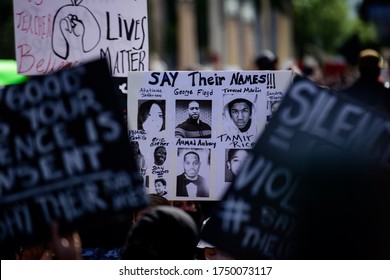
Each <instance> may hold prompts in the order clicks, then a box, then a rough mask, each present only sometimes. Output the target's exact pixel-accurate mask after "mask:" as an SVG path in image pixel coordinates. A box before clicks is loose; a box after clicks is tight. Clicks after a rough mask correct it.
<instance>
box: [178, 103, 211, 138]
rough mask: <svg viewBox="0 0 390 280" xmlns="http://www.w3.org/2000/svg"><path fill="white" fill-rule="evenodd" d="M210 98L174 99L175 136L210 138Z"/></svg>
mask: <svg viewBox="0 0 390 280" xmlns="http://www.w3.org/2000/svg"><path fill="white" fill-rule="evenodd" d="M211 106H212V103H211V100H177V101H176V123H177V125H176V128H175V137H176V138H211V133H212V130H211V126H210V124H211V120H212V111H211Z"/></svg>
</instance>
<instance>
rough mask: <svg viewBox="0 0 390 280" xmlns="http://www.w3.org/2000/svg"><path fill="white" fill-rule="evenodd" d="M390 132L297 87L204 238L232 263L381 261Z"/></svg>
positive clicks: (360, 111) (370, 114)
mask: <svg viewBox="0 0 390 280" xmlns="http://www.w3.org/2000/svg"><path fill="white" fill-rule="evenodd" d="M389 125H390V118H389V116H384V115H380V114H379V113H376V112H374V111H371V110H369V109H367V108H365V106H364V104H360V103H357V102H355V101H353V100H351V99H347V98H346V97H343V96H338V95H336V94H335V93H333V92H330V91H328V90H326V89H324V88H320V87H317V86H316V85H315V84H313V83H312V82H310V81H308V80H305V79H298V80H297V81H296V82H294V84H293V85H292V87H291V88H290V89H289V91H288V92H287V94H286V96H285V97H284V99H283V102H282V104H281V105H280V107H279V109H278V110H277V112H276V114H275V115H274V116H273V118H272V120H271V121H270V123H269V124H268V125H267V127H266V129H265V131H264V133H263V134H262V135H261V136H260V138H259V140H258V141H257V144H256V146H255V147H254V149H253V150H252V151H251V155H250V156H249V157H248V160H247V161H246V162H245V163H244V164H243V166H242V169H241V171H240V173H239V175H238V176H237V177H236V178H235V180H234V182H233V183H232V185H231V186H230V188H229V189H228V190H227V192H226V193H225V195H224V197H223V199H222V200H221V201H220V202H219V203H218V205H217V207H216V209H215V211H214V212H213V214H212V217H211V219H210V220H209V222H208V223H207V225H206V226H205V228H204V232H203V236H202V238H203V239H205V240H206V241H207V242H209V243H211V244H213V245H215V246H217V247H219V248H220V249H222V250H224V251H226V252H227V253H230V254H231V255H232V256H234V257H235V258H238V259H355V258H358V259H367V258H382V257H383V256H385V255H386V256H387V257H388V256H389V253H388V246H385V245H386V243H388V242H383V241H384V240H386V239H385V238H384V235H383V233H384V232H386V233H388V232H389V229H388V225H387V224H388V223H387V222H385V221H386V220H388V213H389V212H388V211H387V212H386V211H385V210H384V209H385V208H387V209H388V206H385V205H388V198H389V195H388V193H389V192H388V191H386V190H387V189H388V186H389V182H390V181H389V176H388V175H389V169H390V168H389V167H390V165H389V163H390V161H389V152H390V126H389ZM386 217H387V218H386ZM378 244H381V245H380V246H378ZM384 247H385V248H387V249H386V250H387V252H385V253H384V254H382V253H383V252H380V250H383V248H384ZM383 251H385V250H383Z"/></svg>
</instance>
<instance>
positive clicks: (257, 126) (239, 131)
mask: <svg viewBox="0 0 390 280" xmlns="http://www.w3.org/2000/svg"><path fill="white" fill-rule="evenodd" d="M291 80H292V72H290V71H260V72H259V71H257V72H250V71H193V72H191V71H178V72H173V71H172V72H142V73H135V72H133V73H129V78H128V84H129V85H130V86H129V92H128V108H127V110H128V124H129V139H130V142H131V146H132V147H133V149H134V150H133V151H134V153H135V154H136V158H137V160H138V169H139V171H140V173H141V174H142V176H143V177H144V179H145V184H144V187H145V188H146V190H147V192H149V193H157V194H160V195H163V196H165V197H166V198H168V199H171V200H218V199H219V198H220V197H221V196H222V194H223V193H224V191H225V190H226V188H227V187H228V186H229V185H230V184H231V182H232V179H233V178H234V176H235V174H237V172H238V170H239V168H240V165H241V163H242V162H243V161H244V160H245V158H246V156H247V155H248V151H249V150H250V149H252V148H253V147H254V145H255V143H256V140H257V138H258V136H259V135H260V133H261V132H262V131H263V129H264V127H265V126H266V125H267V122H268V121H269V118H270V116H271V115H272V110H273V109H272V104H274V105H275V104H276V103H278V102H280V101H281V100H282V98H283V96H284V94H285V92H286V90H287V88H288V86H289V85H290V83H291ZM273 108H276V106H273Z"/></svg>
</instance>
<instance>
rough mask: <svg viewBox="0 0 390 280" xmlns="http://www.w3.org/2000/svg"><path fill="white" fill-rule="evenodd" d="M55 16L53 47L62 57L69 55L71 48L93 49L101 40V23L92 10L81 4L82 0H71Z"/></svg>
mask: <svg viewBox="0 0 390 280" xmlns="http://www.w3.org/2000/svg"><path fill="white" fill-rule="evenodd" d="M71 2H72V4H69V5H65V6H62V7H61V8H60V9H59V10H58V11H57V13H56V14H55V16H54V20H53V36H52V49H53V52H54V53H55V54H56V55H57V56H58V57H60V58H62V59H67V58H68V57H69V53H70V49H71V48H77V47H80V46H81V48H82V51H83V52H84V53H87V52H90V51H91V50H93V49H94V48H95V47H96V46H97V45H98V43H99V41H100V34H101V30H100V25H99V23H98V21H97V20H96V18H95V16H94V15H93V14H92V12H91V11H90V10H89V9H88V8H87V7H85V6H81V5H80V3H81V2H82V0H71Z"/></svg>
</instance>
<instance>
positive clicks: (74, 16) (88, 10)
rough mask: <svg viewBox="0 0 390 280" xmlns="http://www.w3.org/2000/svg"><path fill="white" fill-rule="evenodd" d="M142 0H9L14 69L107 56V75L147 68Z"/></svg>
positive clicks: (51, 68)
mask: <svg viewBox="0 0 390 280" xmlns="http://www.w3.org/2000/svg"><path fill="white" fill-rule="evenodd" d="M147 22H148V20H147V1H136V0H109V1H104V0H56V1H49V0H33V1H32V0H14V30H15V53H16V60H17V64H18V73H21V74H24V75H43V74H47V73H52V72H56V71H58V70H61V69H63V68H69V67H72V66H74V65H77V64H80V63H82V62H85V61H90V60H95V59H99V58H105V59H107V61H108V63H109V70H110V73H111V76H114V77H127V72H128V71H144V70H148V65H149V55H148V49H149V42H148V36H147V34H148V24H147Z"/></svg>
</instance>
